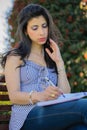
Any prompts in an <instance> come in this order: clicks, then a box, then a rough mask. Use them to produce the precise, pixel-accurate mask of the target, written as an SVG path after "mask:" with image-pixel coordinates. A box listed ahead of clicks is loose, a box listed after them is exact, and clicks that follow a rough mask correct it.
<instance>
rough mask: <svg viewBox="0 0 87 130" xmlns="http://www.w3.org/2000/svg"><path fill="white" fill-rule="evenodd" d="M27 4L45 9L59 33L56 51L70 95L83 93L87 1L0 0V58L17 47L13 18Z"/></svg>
mask: <svg viewBox="0 0 87 130" xmlns="http://www.w3.org/2000/svg"><path fill="white" fill-rule="evenodd" d="M29 3H37V4H41V5H42V6H44V7H46V8H47V9H48V10H49V12H50V13H51V15H52V17H53V20H54V23H55V24H56V26H57V27H58V29H59V30H60V32H61V33H62V36H63V40H62V42H61V44H60V50H61V53H62V57H63V60H64V62H65V68H66V72H67V77H68V79H69V82H70V85H71V88H72V92H76V91H87V0H0V55H1V54H2V53H4V52H6V51H7V50H8V49H9V48H11V47H16V46H17V45H18V41H17V39H16V36H15V33H16V29H17V15H18V13H19V11H20V10H21V9H22V8H23V7H24V6H26V5H27V4H29ZM3 75H4V74H3V69H2V68H0V77H2V76H3Z"/></svg>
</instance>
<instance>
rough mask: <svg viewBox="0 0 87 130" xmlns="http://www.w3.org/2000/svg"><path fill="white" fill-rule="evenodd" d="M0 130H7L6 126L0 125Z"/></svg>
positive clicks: (7, 126)
mask: <svg viewBox="0 0 87 130" xmlns="http://www.w3.org/2000/svg"><path fill="white" fill-rule="evenodd" d="M0 130H9V125H8V124H0Z"/></svg>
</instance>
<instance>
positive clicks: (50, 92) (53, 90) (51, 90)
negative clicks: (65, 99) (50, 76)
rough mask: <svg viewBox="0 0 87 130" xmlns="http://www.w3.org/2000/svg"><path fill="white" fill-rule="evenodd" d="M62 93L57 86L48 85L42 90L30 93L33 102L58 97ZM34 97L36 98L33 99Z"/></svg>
mask: <svg viewBox="0 0 87 130" xmlns="http://www.w3.org/2000/svg"><path fill="white" fill-rule="evenodd" d="M61 94H62V92H61V90H60V89H59V88H58V87H54V86H48V87H47V88H46V89H45V90H44V91H43V92H35V93H33V94H32V100H33V101H34V103H36V102H38V101H48V100H53V99H56V98H58V96H60V95H61ZM35 98H36V100H35Z"/></svg>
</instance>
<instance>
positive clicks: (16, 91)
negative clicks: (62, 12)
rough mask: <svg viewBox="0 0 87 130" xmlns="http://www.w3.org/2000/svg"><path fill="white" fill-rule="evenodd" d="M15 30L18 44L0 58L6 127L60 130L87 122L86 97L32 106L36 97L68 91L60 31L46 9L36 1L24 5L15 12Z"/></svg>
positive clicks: (28, 129)
mask: <svg viewBox="0 0 87 130" xmlns="http://www.w3.org/2000/svg"><path fill="white" fill-rule="evenodd" d="M18 34H19V38H20V42H19V45H18V48H16V49H14V50H11V51H9V52H8V53H7V54H6V55H5V56H4V58H3V61H2V65H3V67H5V79H6V84H7V89H8V93H9V98H10V100H11V102H12V104H13V106H12V113H11V120H10V124H9V130H44V129H46V130H48V129H49V130H53V129H54V128H55V130H61V129H68V127H71V126H72V125H74V124H79V123H81V124H84V125H85V124H87V105H86V104H87V100H78V101H73V102H67V103H63V104H57V105H50V106H47V107H38V106H36V103H37V102H39V101H47V100H53V99H56V98H57V97H58V96H60V95H61V94H63V93H70V86H69V82H68V80H67V76H66V73H65V69H64V62H63V59H62V57H61V54H60V50H59V48H58V45H57V44H58V43H59V41H60V40H61V35H60V33H59V32H57V31H56V29H55V26H54V23H53V20H52V18H51V16H50V14H49V13H48V11H47V10H46V9H45V8H43V7H42V6H40V5H37V4H30V5H28V6H26V7H24V8H23V9H22V10H21V12H20V13H19V16H18ZM57 35H58V36H57ZM46 78H48V79H49V80H50V81H52V82H53V84H54V85H55V86H54V85H52V84H50V83H49V82H48V81H49V80H46ZM57 86H58V87H57ZM82 117H83V118H82ZM83 127H84V128H85V126H83ZM86 129H87V127H86Z"/></svg>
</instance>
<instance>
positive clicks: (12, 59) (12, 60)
mask: <svg viewBox="0 0 87 130" xmlns="http://www.w3.org/2000/svg"><path fill="white" fill-rule="evenodd" d="M6 64H8V65H13V66H20V65H21V64H22V60H21V59H20V56H15V55H9V56H8V57H7V60H6Z"/></svg>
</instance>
